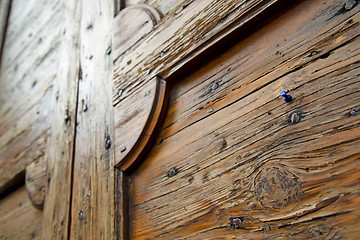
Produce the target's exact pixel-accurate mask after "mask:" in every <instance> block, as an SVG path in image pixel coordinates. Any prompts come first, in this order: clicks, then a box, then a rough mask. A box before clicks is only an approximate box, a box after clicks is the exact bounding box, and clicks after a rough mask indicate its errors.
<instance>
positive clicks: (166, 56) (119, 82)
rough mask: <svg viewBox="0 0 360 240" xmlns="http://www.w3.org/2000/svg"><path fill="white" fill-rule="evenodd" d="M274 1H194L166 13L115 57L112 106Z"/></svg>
mask: <svg viewBox="0 0 360 240" xmlns="http://www.w3.org/2000/svg"><path fill="white" fill-rule="evenodd" d="M277 2H279V1H277V0H270V1H261V0H252V1H227V2H226V3H224V2H219V1H214V0H205V1H193V2H188V4H185V5H184V6H183V8H181V11H179V12H176V11H175V12H173V13H172V14H168V15H167V16H166V17H165V18H164V19H163V20H162V21H161V23H160V24H159V25H158V27H156V28H155V29H154V30H153V31H152V32H151V34H149V35H148V36H147V37H146V38H145V40H144V41H142V42H141V43H140V44H139V45H135V46H134V47H133V48H131V49H130V51H128V53H127V54H124V55H120V56H114V90H113V104H114V105H116V104H117V103H118V102H120V101H121V100H122V99H124V98H126V97H127V96H129V95H131V94H132V93H133V92H134V91H135V90H136V89H138V88H140V87H142V86H143V85H144V84H145V83H146V82H147V81H149V80H150V79H151V78H153V77H154V76H156V75H160V76H161V77H162V78H164V79H166V78H167V77H168V76H170V75H171V74H172V73H173V72H175V71H177V70H178V69H179V68H180V67H182V66H183V65H184V64H185V63H187V62H189V61H190V60H191V59H193V58H195V57H196V56H198V55H199V54H200V53H202V52H203V51H205V50H206V49H207V48H209V47H210V46H212V45H213V44H214V43H216V42H217V41H219V40H220V39H221V38H223V37H224V36H225V35H227V34H228V33H230V32H232V31H234V30H236V29H238V28H240V27H241V26H243V25H244V24H246V23H247V22H249V21H250V20H251V19H254V18H255V17H256V16H257V15H259V14H260V13H261V12H263V11H265V10H266V9H267V8H269V7H270V6H272V5H274V4H276V3H277ZM119 91H121V93H122V94H119Z"/></svg>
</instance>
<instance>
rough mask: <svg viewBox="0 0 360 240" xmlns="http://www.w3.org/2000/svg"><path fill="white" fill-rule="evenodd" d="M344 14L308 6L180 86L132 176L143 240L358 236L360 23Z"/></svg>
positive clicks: (136, 227) (136, 224) (333, 4)
mask: <svg viewBox="0 0 360 240" xmlns="http://www.w3.org/2000/svg"><path fill="white" fill-rule="evenodd" d="M342 9H343V2H342V1H337V0H334V1H327V2H326V3H324V2H323V1H303V2H302V3H301V4H299V5H297V6H296V7H294V8H293V9H291V10H289V11H288V12H287V13H286V14H284V15H283V16H281V17H279V18H277V19H276V20H274V21H272V22H271V23H270V24H268V25H267V26H265V27H264V28H262V29H260V30H259V31H258V32H256V33H254V34H252V35H251V36H249V37H248V38H246V39H244V40H243V41H241V42H240V43H239V44H238V45H236V46H234V47H232V48H231V49H229V50H228V51H227V52H226V53H224V54H222V55H221V56H217V58H216V59H214V60H212V61H210V62H208V63H207V64H206V65H205V66H204V67H202V68H200V69H198V70H197V71H194V72H192V73H191V74H189V75H187V77H186V78H185V79H179V80H178V81H177V82H176V83H174V85H173V88H172V93H171V95H172V96H173V97H172V99H171V101H170V104H169V106H170V107H169V110H168V115H167V119H166V121H165V122H166V124H165V126H164V129H163V131H162V132H161V136H160V137H159V140H158V144H157V145H156V146H155V147H154V148H153V149H152V150H151V151H150V153H149V155H148V157H147V159H146V160H145V162H144V163H143V164H142V165H141V166H140V168H139V169H138V170H137V171H136V172H134V174H133V175H132V176H131V179H132V183H133V192H132V193H133V199H132V200H133V205H132V211H133V212H132V215H131V216H132V217H131V219H130V222H131V223H132V226H131V228H132V231H133V232H132V237H133V238H134V239H135V238H146V239H151V238H153V239H184V238H192V239H230V238H249V239H254V238H275V239H281V238H284V239H285V238H290V237H291V238H299V239H305V238H309V239H311V238H318V237H320V236H321V237H324V238H325V239H330V238H339V237H340V238H341V237H342V238H350V239H353V238H356V237H357V236H358V234H359V225H358V223H357V219H358V218H359V213H358V211H357V208H358V207H357V206H358V204H359V200H360V199H359V197H358V195H359V190H358V189H359V184H360V182H359V179H358V175H359V170H360V168H359V167H358V163H359V159H360V152H359V149H358V145H359V141H360V131H359V128H360V124H359V123H360V114H359V113H360V105H359V100H360V97H359V96H360V95H359V91H360V85H359V83H360V82H359V79H358V78H359V76H360V64H359V63H360V48H359V46H360V38H359V32H360V18H359V11H358V8H354V9H352V10H351V11H342ZM269 39H272V40H274V41H273V42H269ZM282 90H289V91H290V94H291V95H292V96H293V101H292V102H291V103H285V102H284V101H283V100H282V99H281V98H280V97H279V94H280V92H281V91H282ZM294 112H296V113H298V114H299V115H300V120H299V122H298V123H291V122H289V116H290V115H291V114H292V113H294ZM171 169H175V171H173V173H174V174H169V170H171ZM271 176H272V177H273V178H270V177H271ZM279 196H280V197H279Z"/></svg>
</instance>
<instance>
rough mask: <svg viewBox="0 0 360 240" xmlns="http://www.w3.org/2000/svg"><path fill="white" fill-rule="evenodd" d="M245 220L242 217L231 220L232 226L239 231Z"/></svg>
mask: <svg viewBox="0 0 360 240" xmlns="http://www.w3.org/2000/svg"><path fill="white" fill-rule="evenodd" d="M243 221H244V220H243V219H242V218H240V217H234V218H230V226H231V227H232V228H235V229H239V228H240V227H241V224H242V222H243Z"/></svg>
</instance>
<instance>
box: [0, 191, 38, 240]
mask: <svg viewBox="0 0 360 240" xmlns="http://www.w3.org/2000/svg"><path fill="white" fill-rule="evenodd" d="M41 221H42V212H41V211H40V210H37V209H35V208H34V206H33V205H32V204H31V202H30V200H29V198H28V196H27V191H26V188H25V186H23V187H21V188H19V189H17V190H16V191H15V192H13V193H11V194H9V195H7V196H6V197H5V198H3V199H1V201H0V239H24V240H25V239H41Z"/></svg>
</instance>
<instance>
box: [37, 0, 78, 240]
mask: <svg viewBox="0 0 360 240" xmlns="http://www.w3.org/2000/svg"><path fill="white" fill-rule="evenodd" d="M59 7H60V9H62V12H61V19H62V20H63V21H62V22H61V24H60V25H58V26H57V31H59V33H60V36H59V41H60V42H61V44H60V47H59V48H60V49H59V52H60V58H59V64H58V65H56V68H57V72H56V78H55V79H54V86H53V88H54V92H55V94H54V95H53V98H52V99H51V101H50V104H49V105H50V106H52V108H53V109H54V110H53V113H52V116H51V135H50V143H49V148H48V158H47V167H46V180H47V184H46V190H45V199H46V200H45V203H44V213H43V214H44V215H43V224H42V236H43V239H67V238H68V235H69V225H70V223H71V220H70V208H71V191H72V189H71V188H72V167H73V155H74V153H73V152H74V141H75V136H74V134H75V126H76V107H77V94H78V82H79V78H81V76H80V69H79V55H80V49H79V44H80V43H79V42H80V40H79V38H80V37H79V35H80V34H79V32H80V20H81V11H80V10H81V3H80V2H78V1H71V0H69V1H63V2H62V4H61V5H60V6H59Z"/></svg>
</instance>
